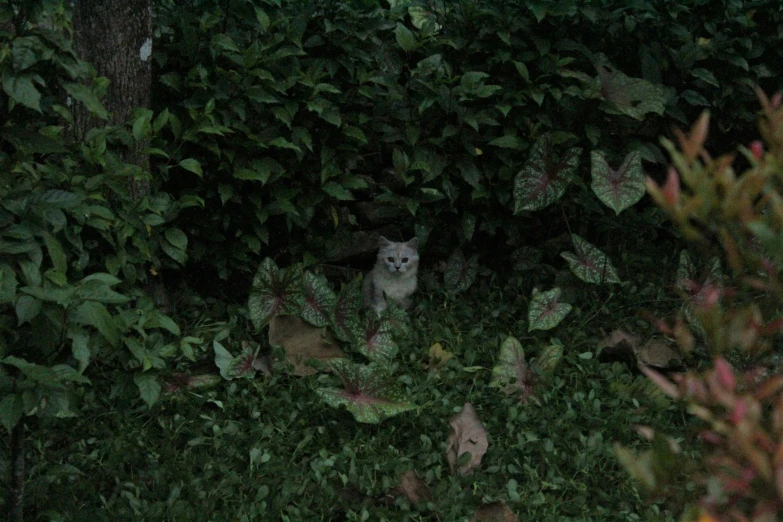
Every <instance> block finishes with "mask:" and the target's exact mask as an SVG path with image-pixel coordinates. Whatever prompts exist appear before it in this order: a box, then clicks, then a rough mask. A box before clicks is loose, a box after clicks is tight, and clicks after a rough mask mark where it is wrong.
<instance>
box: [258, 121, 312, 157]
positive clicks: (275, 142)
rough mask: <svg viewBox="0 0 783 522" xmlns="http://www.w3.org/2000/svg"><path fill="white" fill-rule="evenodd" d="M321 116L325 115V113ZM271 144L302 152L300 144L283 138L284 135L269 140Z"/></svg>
mask: <svg viewBox="0 0 783 522" xmlns="http://www.w3.org/2000/svg"><path fill="white" fill-rule="evenodd" d="M321 116H322V117H323V115H321ZM269 144H270V145H271V146H273V147H277V148H280V149H291V150H295V151H296V152H299V153H301V152H302V149H300V148H299V147H298V146H296V145H294V144H293V143H291V142H290V141H288V140H287V139H285V138H283V137H282V136H278V137H277V138H275V139H273V140H272V141H270V142H269Z"/></svg>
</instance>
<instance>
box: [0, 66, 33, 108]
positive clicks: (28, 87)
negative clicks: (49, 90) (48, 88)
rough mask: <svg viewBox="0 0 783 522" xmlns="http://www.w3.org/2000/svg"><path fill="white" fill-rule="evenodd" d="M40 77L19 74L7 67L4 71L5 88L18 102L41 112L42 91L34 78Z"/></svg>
mask: <svg viewBox="0 0 783 522" xmlns="http://www.w3.org/2000/svg"><path fill="white" fill-rule="evenodd" d="M34 78H35V79H39V80H40V77H39V76H38V75H29V74H23V75H17V74H15V73H14V72H13V71H11V70H9V69H6V70H4V71H3V90H4V91H5V93H6V94H7V95H8V96H10V97H11V99H13V100H14V101H15V102H16V103H19V104H21V105H24V106H25V107H29V108H31V109H33V110H36V111H38V112H41V93H40V92H38V89H36V88H35V85H33V79H34Z"/></svg>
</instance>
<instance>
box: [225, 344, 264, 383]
mask: <svg viewBox="0 0 783 522" xmlns="http://www.w3.org/2000/svg"><path fill="white" fill-rule="evenodd" d="M258 349H259V347H258V345H256V346H253V345H251V344H250V343H249V342H247V341H243V342H242V352H241V353H240V354H239V355H237V356H236V357H234V360H233V361H231V364H229V366H228V370H227V373H228V375H229V376H231V378H232V379H236V378H238V377H247V378H252V377H253V376H254V375H255V373H256V370H255V368H254V367H253V361H255V359H256V354H257V353H258Z"/></svg>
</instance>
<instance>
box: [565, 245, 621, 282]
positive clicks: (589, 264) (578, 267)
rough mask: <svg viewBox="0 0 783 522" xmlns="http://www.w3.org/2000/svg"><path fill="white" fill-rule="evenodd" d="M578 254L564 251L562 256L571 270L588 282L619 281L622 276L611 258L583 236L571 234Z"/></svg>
mask: <svg viewBox="0 0 783 522" xmlns="http://www.w3.org/2000/svg"><path fill="white" fill-rule="evenodd" d="M571 241H573V243H574V249H575V250H576V254H573V253H571V252H562V253H561V254H560V257H562V258H563V259H565V260H566V261H568V265H569V266H570V267H571V271H572V272H573V273H574V275H576V277H578V278H579V279H581V280H582V281H585V282H586V283H595V284H600V283H619V282H620V278H619V277H618V276H617V271H616V270H615V269H614V266H613V265H612V262H611V261H610V260H609V258H608V257H607V256H606V254H604V253H603V252H601V251H600V250H599V249H598V248H596V247H595V246H594V245H592V244H590V243H588V242H587V240H585V239H583V238H582V237H580V236H578V235H576V234H571Z"/></svg>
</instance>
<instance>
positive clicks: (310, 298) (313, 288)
mask: <svg viewBox="0 0 783 522" xmlns="http://www.w3.org/2000/svg"><path fill="white" fill-rule="evenodd" d="M302 290H303V294H304V295H303V304H302V311H301V312H300V314H299V315H300V316H301V317H302V319H304V320H305V321H307V322H308V323H310V324H312V325H313V326H321V327H323V326H328V325H330V324H331V318H330V313H331V311H332V310H333V309H334V306H335V304H336V303H337V296H336V295H335V293H334V292H333V291H332V289H331V288H329V285H328V284H327V282H326V279H325V278H324V277H322V276H317V275H315V274H312V273H310V272H305V274H304V281H303V284H302Z"/></svg>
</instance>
